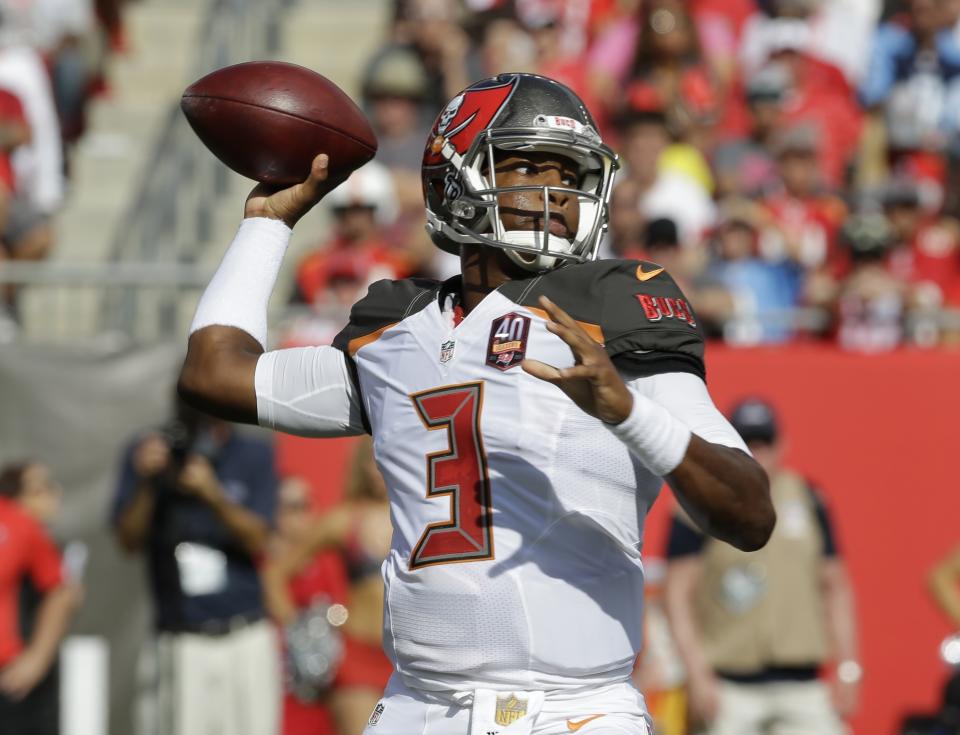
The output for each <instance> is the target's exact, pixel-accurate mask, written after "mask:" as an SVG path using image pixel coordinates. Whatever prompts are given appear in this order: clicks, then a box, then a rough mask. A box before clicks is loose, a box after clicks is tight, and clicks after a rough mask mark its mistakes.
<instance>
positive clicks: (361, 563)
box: [264, 440, 393, 735]
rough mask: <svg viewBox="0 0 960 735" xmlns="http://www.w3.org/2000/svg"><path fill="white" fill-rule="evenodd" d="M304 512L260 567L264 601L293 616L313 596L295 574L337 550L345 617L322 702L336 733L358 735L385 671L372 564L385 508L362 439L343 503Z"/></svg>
mask: <svg viewBox="0 0 960 735" xmlns="http://www.w3.org/2000/svg"><path fill="white" fill-rule="evenodd" d="M308 518H309V519H310V520H309V523H308V524H307V525H304V526H303V527H301V528H300V529H297V533H296V536H295V537H294V538H288V539H287V543H286V544H284V546H283V548H282V549H281V550H280V551H279V553H277V554H275V555H273V556H272V557H271V559H270V560H269V562H268V563H267V565H266V567H265V569H264V585H265V591H266V599H267V606H268V609H269V610H270V612H271V615H272V616H273V618H274V619H275V620H276V621H277V622H278V623H279V624H281V625H285V626H286V625H290V624H291V623H293V622H294V621H295V620H296V619H297V617H298V616H299V615H300V614H301V613H302V611H303V610H304V609H306V608H309V607H310V606H311V604H312V603H314V602H316V601H317V594H316V591H315V590H309V589H304V582H305V580H304V576H303V575H304V574H306V573H309V572H311V571H312V567H313V566H314V564H313V560H315V559H316V558H317V553H318V552H320V551H323V550H327V549H335V550H337V551H338V552H339V553H340V555H341V558H342V559H343V564H344V566H345V568H346V573H347V577H348V579H349V583H350V589H349V593H348V595H347V599H346V604H347V611H348V617H347V618H346V621H345V622H344V623H343V625H342V627H341V628H340V630H341V631H342V635H343V646H344V648H343V653H342V657H341V659H340V661H339V663H338V665H337V667H336V674H335V676H334V678H333V681H332V684H331V690H330V696H329V700H328V701H329V706H330V708H331V709H332V711H333V714H334V717H335V720H336V723H337V733H338V735H361V733H362V732H363V729H364V726H365V725H366V724H367V719H368V718H369V717H370V713H371V712H372V711H373V708H374V706H375V705H376V704H377V700H378V699H380V697H381V696H382V694H383V690H384V687H385V686H386V684H387V680H388V679H389V678H390V675H391V674H392V673H393V665H392V664H391V663H390V661H389V660H388V659H387V657H386V656H385V655H384V653H383V649H382V647H381V629H382V627H383V621H382V618H383V580H382V579H381V576H380V566H381V564H382V563H383V559H384V557H385V556H386V554H387V552H388V550H389V548H390V536H391V529H390V508H389V505H388V502H387V490H386V486H385V485H384V482H383V478H382V477H381V476H380V472H379V471H378V470H377V466H376V464H375V463H374V461H373V449H372V444H371V442H370V441H369V440H365V441H362V442H360V443H359V444H358V445H357V448H356V451H355V454H354V461H353V467H352V470H351V476H350V478H349V481H348V486H347V490H346V493H345V496H344V502H343V503H341V504H340V505H338V506H336V507H334V508H332V509H330V510H328V511H327V512H325V513H323V514H322V515H320V516H312V517H310V516H308ZM298 582H299V586H297V583H298ZM297 593H299V595H298V594H297ZM304 593H306V594H304ZM311 593H313V594H311ZM298 598H299V599H298ZM319 601H320V604H327V603H328V602H329V599H328V596H327V595H326V589H323V588H321V590H320V597H319Z"/></svg>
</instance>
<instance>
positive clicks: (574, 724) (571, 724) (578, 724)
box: [567, 268, 663, 732]
mask: <svg viewBox="0 0 960 735" xmlns="http://www.w3.org/2000/svg"><path fill="white" fill-rule="evenodd" d="M660 270H663V268H661V269H660ZM600 717H604V715H591V716H590V717H584V718H583V719H582V720H578V721H576V722H574V721H573V720H567V729H568V730H569V731H570V732H576V731H577V730H579V729H580V728H581V727H583V726H584V725H586V724H587V723H588V722H593V721H594V720H596V719H599V718H600Z"/></svg>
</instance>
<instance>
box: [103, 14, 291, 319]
mask: <svg viewBox="0 0 960 735" xmlns="http://www.w3.org/2000/svg"><path fill="white" fill-rule="evenodd" d="M291 4H292V3H291V0H214V1H213V2H212V3H211V5H210V9H209V12H208V14H207V18H206V20H205V22H204V24H203V27H202V28H201V30H200V33H199V34H198V43H197V49H198V55H197V59H196V61H195V62H194V65H193V70H192V73H191V81H192V80H193V79H198V78H200V77H201V76H203V75H205V74H208V73H210V72H211V71H214V70H216V69H220V68H222V67H224V66H228V65H230V64H235V63H239V62H241V61H249V60H253V59H261V58H267V57H271V56H273V55H275V54H276V53H277V51H278V50H279V47H280V36H281V33H280V21H281V18H282V16H283V12H284V11H285V10H286V9H287V8H288V7H289V6H290V5H291ZM228 182H229V173H228V171H227V169H226V167H225V166H224V165H223V164H221V163H220V162H219V161H217V160H216V159H215V158H214V157H213V155H211V154H210V153H209V152H208V151H206V150H205V149H204V148H203V146H202V144H201V143H200V141H199V140H198V139H197V137H196V136H195V135H194V133H193V131H192V130H191V129H190V126H189V125H188V123H187V121H186V118H184V116H183V114H182V113H181V111H180V106H179V100H177V101H176V102H175V103H174V104H173V105H171V109H170V111H169V112H168V117H167V121H166V123H165V125H164V127H163V132H162V133H161V135H160V138H159V140H158V142H157V144H156V147H155V149H154V154H153V156H152V158H151V160H150V161H149V162H148V164H147V166H146V168H145V171H144V175H143V177H142V185H141V188H140V191H139V192H138V193H137V195H136V196H135V197H134V198H133V200H132V201H131V203H130V206H129V208H128V210H127V213H126V215H125V216H124V217H123V219H122V220H121V224H120V226H119V227H118V228H117V231H116V234H115V236H114V241H113V247H112V251H111V254H110V259H109V264H108V266H107V267H108V268H111V269H114V271H115V276H116V277H114V278H113V279H112V288H108V289H107V290H106V291H105V293H104V299H103V306H102V309H101V311H100V319H99V325H98V328H99V330H100V331H107V332H122V333H125V334H128V335H130V336H131V337H136V338H153V337H157V336H160V337H162V336H172V334H173V333H174V332H175V330H176V329H177V320H176V319H175V318H173V316H174V315H175V314H176V313H177V312H178V310H179V309H180V305H181V302H182V300H183V299H182V296H183V292H184V291H189V290H195V289H198V288H202V286H203V285H204V284H205V283H206V281H207V279H208V277H209V275H210V273H209V268H206V267H202V266H200V265H198V263H199V261H200V260H201V258H202V255H203V248H204V246H205V245H207V244H208V243H209V241H210V238H211V236H212V234H213V218H214V216H215V213H216V210H217V208H218V206H219V204H220V202H221V200H222V198H223V197H224V195H225V194H226V193H227V190H228ZM120 265H125V266H127V267H126V269H122V268H118V266H120ZM157 266H162V268H163V269H162V270H156V271H154V272H155V274H156V278H153V279H151V278H146V279H143V278H141V276H142V275H143V274H145V273H147V272H148V271H149V269H150V268H151V267H152V268H156V267H157ZM109 280H110V279H104V281H103V285H106V284H107V281H109ZM150 292H154V299H151V300H152V301H154V300H155V303H153V304H152V305H151V308H150V309H144V308H143V305H142V304H141V303H140V302H141V301H142V300H143V298H144V294H145V293H150ZM150 311H154V316H155V323H154V324H149V323H145V322H144V320H145V319H146V320H147V321H148V322H149V321H150V320H151V316H150V314H149V313H148V312H150Z"/></svg>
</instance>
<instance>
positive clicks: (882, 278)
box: [836, 214, 909, 353]
mask: <svg viewBox="0 0 960 735" xmlns="http://www.w3.org/2000/svg"><path fill="white" fill-rule="evenodd" d="M841 241H842V242H843V244H844V245H845V246H846V248H847V250H848V251H849V255H850V260H851V266H850V272H849V274H848V275H847V276H846V278H845V279H844V280H843V282H842V283H841V284H840V290H839V293H838V295H837V302H836V322H837V342H838V344H839V345H840V347H842V348H843V349H847V350H851V351H856V352H868V353H871V352H884V351H886V350H892V349H894V348H895V347H897V345H899V344H900V343H901V341H902V340H903V336H904V326H905V318H906V312H907V308H908V304H909V294H908V292H907V284H906V283H905V282H904V281H901V280H898V279H897V278H896V277H894V275H893V274H892V273H891V272H890V268H889V267H888V256H889V254H890V249H891V247H892V246H893V232H892V230H891V228H890V225H889V223H888V222H887V220H886V219H885V218H884V217H883V215H880V214H874V215H864V216H858V217H851V218H850V219H849V220H847V222H846V223H845V224H844V227H843V232H842V238H841Z"/></svg>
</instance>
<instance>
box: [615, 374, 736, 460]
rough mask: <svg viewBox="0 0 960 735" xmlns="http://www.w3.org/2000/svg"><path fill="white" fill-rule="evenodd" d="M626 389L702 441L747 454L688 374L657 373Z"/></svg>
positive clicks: (701, 386)
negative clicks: (660, 407)
mask: <svg viewBox="0 0 960 735" xmlns="http://www.w3.org/2000/svg"><path fill="white" fill-rule="evenodd" d="M627 385H628V386H629V387H630V388H631V389H633V390H635V391H636V392H638V393H639V394H640V395H643V396H646V397H647V398H649V399H650V400H651V401H654V402H655V403H657V404H659V405H660V406H662V407H663V408H665V409H666V410H667V411H668V412H669V413H670V414H672V415H673V417H674V418H676V419H677V420H679V421H680V422H681V423H682V424H684V425H685V426H686V427H687V428H688V429H690V431H692V432H693V433H694V434H696V435H697V436H699V437H700V438H701V439H703V440H704V441H708V442H711V443H713V444H722V445H724V446H727V447H733V448H735V449H742V450H743V451H744V452H746V453H747V454H750V451H749V450H748V449H747V445H746V444H744V443H743V439H741V438H740V435H739V434H738V433H737V432H736V430H735V429H734V428H733V427H732V426H731V425H730V422H729V421H727V419H726V418H725V417H724V415H723V414H722V413H720V410H719V409H718V408H717V407H716V406H715V405H714V404H713V399H712V398H711V397H710V393H709V392H708V391H707V386H706V384H705V383H704V382H703V381H702V380H701V379H700V378H698V377H697V376H696V375H693V374H691V373H661V374H659V375H651V376H649V377H646V378H634V379H633V380H630V381H628V383H627Z"/></svg>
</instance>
